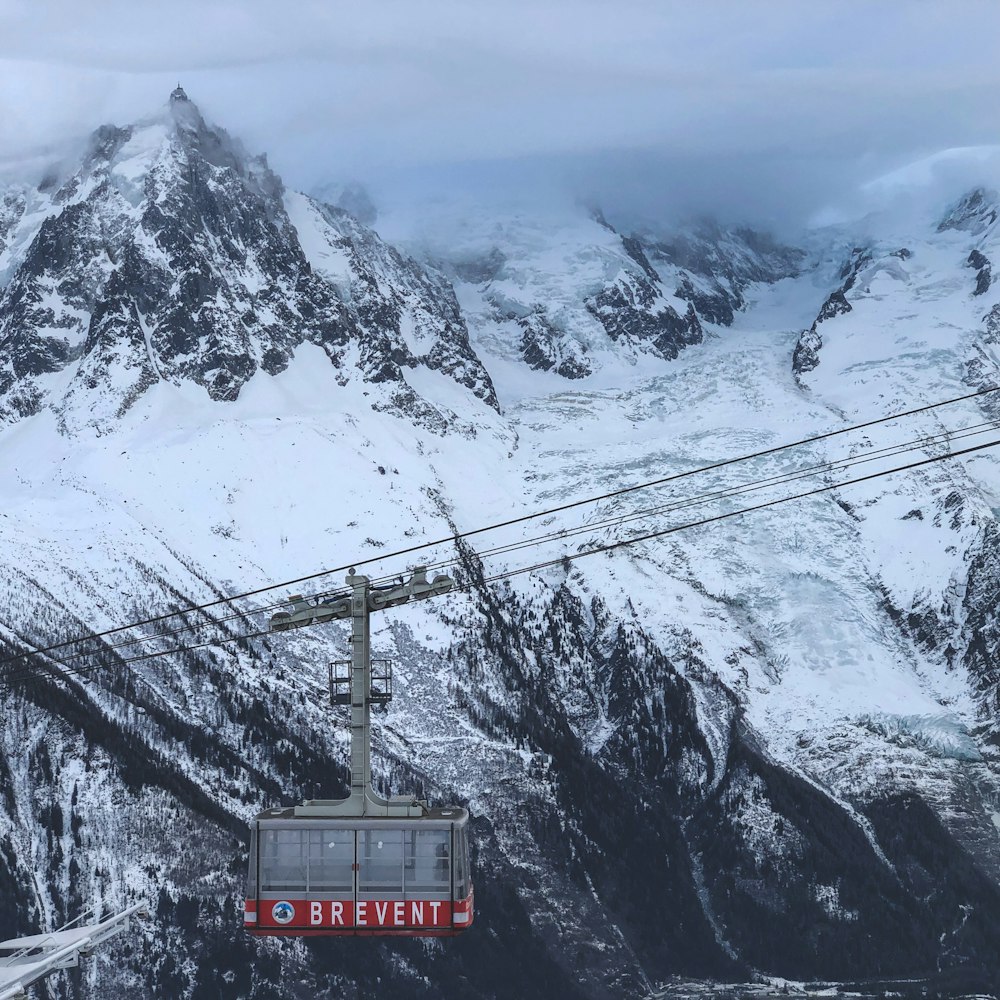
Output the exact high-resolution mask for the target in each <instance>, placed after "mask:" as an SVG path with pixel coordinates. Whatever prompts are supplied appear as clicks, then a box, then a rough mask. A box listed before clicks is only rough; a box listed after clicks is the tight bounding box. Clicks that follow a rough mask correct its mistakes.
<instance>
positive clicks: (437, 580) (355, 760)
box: [270, 566, 455, 817]
mask: <svg viewBox="0 0 1000 1000" xmlns="http://www.w3.org/2000/svg"><path fill="white" fill-rule="evenodd" d="M346 582H347V585H348V586H349V587H350V594H349V595H345V596H343V597H335V598H333V599H331V600H327V601H323V602H320V603H316V604H312V603H310V602H308V601H306V600H304V599H303V598H301V597H293V598H292V599H291V610H290V611H279V612H277V613H276V614H274V615H272V616H271V622H270V627H271V630H272V631H285V630H287V629H293V628H300V627H303V626H305V625H311V624H312V623H313V622H328V621H343V620H345V619H347V618H350V619H351V659H350V664H349V671H350V673H349V677H350V685H349V687H350V695H349V696H350V706H351V792H350V795H349V796H348V797H347V798H346V799H307V800H306V801H305V802H304V803H303V804H302V805H300V806H296V807H295V815H296V816H303V817H308V816H315V817H322V816H411V817H417V816H422V815H423V814H424V812H425V810H426V806H425V805H424V804H423V803H422V802H420V801H418V800H417V799H416V798H414V797H413V796H412V795H394V796H391V797H390V798H388V799H387V798H384V797H383V796H381V795H379V794H378V793H377V792H376V791H375V789H374V788H373V787H372V783H371V705H372V702H373V701H376V702H386V701H388V700H389V698H390V697H391V696H392V695H391V691H389V690H387V689H384V690H381V691H375V690H373V688H372V660H371V614H372V612H373V611H382V610H384V609H385V608H393V607H397V606H399V605H401V604H408V603H410V602H411V601H416V600H421V599H423V598H427V597H436V596H438V595H439V594H445V593H447V592H448V591H449V590H452V589H453V588H454V586H455V583H454V581H453V580H452V579H451V577H449V576H444V575H438V576H435V577H434V579H433V580H431V581H428V580H427V571H426V569H425V568H424V567H422V566H417V567H415V568H414V570H413V572H412V574H411V576H410V579H409V580H407V581H406V582H405V583H400V584H399V585H398V586H393V587H372V586H371V580H370V578H369V577H367V576H363V575H361V574H358V573H355V572H354V570H353V569H352V570H351V572H350V573H349V574H348V576H347V580H346ZM332 683H333V677H332V673H331V685H332ZM332 694H333V692H332V691H331V695H332ZM345 700H346V699H345Z"/></svg>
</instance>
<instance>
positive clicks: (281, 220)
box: [0, 87, 496, 433]
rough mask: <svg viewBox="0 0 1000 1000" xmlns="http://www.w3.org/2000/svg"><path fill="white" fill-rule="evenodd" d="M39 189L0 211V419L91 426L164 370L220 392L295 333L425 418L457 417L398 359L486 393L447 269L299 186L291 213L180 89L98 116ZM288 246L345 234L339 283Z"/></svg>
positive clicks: (317, 244)
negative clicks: (333, 220)
mask: <svg viewBox="0 0 1000 1000" xmlns="http://www.w3.org/2000/svg"><path fill="white" fill-rule="evenodd" d="M41 196H42V198H43V201H42V203H41V204H40V205H39V206H38V210H37V211H34V212H32V213H30V216H29V214H28V213H22V214H20V215H19V216H17V218H16V219H15V221H13V222H11V223H10V225H9V226H8V222H6V221H5V222H4V225H5V226H6V227H8V228H9V229H15V230H17V231H15V232H12V233H10V232H9V233H8V234H7V237H6V238H7V242H8V243H9V244H11V245H17V246H19V247H23V250H21V251H20V253H19V255H18V256H17V258H16V259H15V258H12V260H11V265H10V267H9V269H8V271H7V273H8V274H9V275H10V277H9V280H8V282H7V284H6V285H5V287H4V288H3V289H2V291H0V421H12V420H17V419H20V418H21V417H23V416H26V415H30V414H33V413H36V412H38V411H39V410H40V409H42V408H44V407H49V408H51V409H52V410H54V411H55V412H56V414H57V415H58V419H59V423H60V426H61V427H62V428H63V430H64V431H65V432H67V433H72V432H73V431H74V429H78V428H80V427H84V426H89V427H93V428H97V429H99V430H102V431H103V430H107V429H108V427H109V426H111V425H113V424H114V423H115V422H116V421H118V420H119V419H120V418H121V417H122V416H123V415H124V414H125V412H126V411H128V410H129V409H130V408H131V407H132V406H133V405H134V404H135V403H136V402H137V401H138V400H139V399H140V398H141V397H142V396H143V395H144V394H145V393H146V392H147V391H148V390H149V389H150V388H151V387H152V386H153V385H156V384H157V383H163V382H165V383H170V384H174V385H179V384H181V383H182V382H186V381H191V382H194V383H196V384H198V385H201V386H203V387H204V388H205V389H206V390H207V392H208V395H209V397H210V398H211V399H213V400H217V401H226V400H234V399H236V397H237V396H238V395H239V394H240V391H241V389H242V387H243V386H244V385H245V384H246V382H247V381H248V380H249V379H251V378H253V377H254V376H255V375H256V374H257V373H258V372H263V373H264V374H267V375H271V376H276V375H279V374H280V373H282V372H284V371H285V369H286V368H287V367H288V365H289V363H290V361H291V360H292V357H293V356H294V354H295V353H296V352H297V351H298V349H299V348H300V347H301V346H302V345H303V344H305V343H312V344H314V345H316V346H318V347H320V348H321V349H322V350H323V351H324V352H325V353H326V355H327V357H328V359H329V361H330V363H331V367H330V372H329V376H330V379H331V382H333V383H334V384H336V383H339V384H340V385H346V384H347V383H348V382H350V381H352V380H355V379H360V380H361V381H363V382H372V383H376V384H378V385H380V386H381V389H380V390H379V392H378V393H377V394H375V393H373V394H372V399H371V405H373V406H380V407H382V408H386V409H396V410H397V411H398V412H400V413H401V414H405V415H406V416H408V417H409V418H411V419H417V420H423V421H425V422H428V423H430V424H433V425H434V426H435V427H436V428H437V429H438V430H441V431H445V430H447V429H449V428H451V427H453V426H457V425H458V423H459V421H457V418H455V417H454V413H453V412H452V411H451V410H450V409H444V410H440V409H439V408H437V407H436V406H435V405H434V404H433V403H430V402H428V401H427V400H426V399H424V398H423V397H422V396H421V395H420V394H419V393H417V392H416V391H415V390H414V389H413V388H412V387H411V386H410V385H409V383H408V382H407V373H408V372H409V371H411V370H414V369H418V368H421V367H430V368H433V369H436V370H438V371H440V372H442V373H443V374H445V375H446V376H448V377H449V378H452V379H455V380H457V381H458V382H459V383H460V384H461V385H463V386H465V387H467V388H470V389H471V391H472V393H473V394H474V395H475V396H476V397H478V399H479V400H481V401H484V402H485V403H486V404H487V405H488V406H490V407H494V408H495V407H496V400H495V395H494V393H493V389H492V385H491V384H490V380H489V376H488V374H487V373H486V371H485V369H484V368H483V367H482V365H481V363H480V362H479V359H478V358H477V357H476V355H475V353H474V351H473V350H472V348H471V346H470V345H469V340H468V332H467V330H466V329H465V326H464V322H463V320H462V319H461V316H460V314H459V310H458V306H457V303H456V302H455V300H454V293H453V292H452V290H451V287H450V286H449V285H448V284H447V282H445V281H443V280H442V281H438V280H436V279H432V278H430V277H428V276H427V274H426V272H425V270H424V269H423V268H421V267H420V266H419V265H417V264H416V263H415V262H413V261H408V260H405V259H404V258H402V257H401V256H399V255H398V254H396V255H393V254H391V253H388V251H386V250H385V248H384V246H383V244H382V242H381V240H379V238H378V237H377V235H376V234H374V233H372V232H370V231H369V230H366V229H364V227H363V226H360V224H359V226H358V227H356V228H355V229H353V230H352V231H351V232H350V233H346V234H345V232H341V231H337V230H336V229H335V227H331V226H330V225H329V224H328V223H327V222H326V221H323V220H322V219H321V218H320V216H319V215H317V214H316V213H315V212H311V211H308V210H304V209H302V206H303V204H304V202H302V201H301V200H297V201H296V205H297V206H298V208H299V209H300V211H299V215H298V217H297V221H296V223H294V224H293V221H292V220H291V219H290V218H289V213H288V211H287V209H286V193H285V190H284V186H283V184H282V183H281V180H280V178H278V177H277V175H276V174H274V173H273V171H271V170H270V169H269V168H268V166H267V162H266V160H265V159H264V158H263V157H251V156H249V155H248V154H247V152H246V151H245V149H244V148H243V147H242V145H241V144H240V143H239V142H238V141H237V140H235V139H233V138H232V137H230V136H229V135H228V134H227V133H226V132H225V131H224V130H223V129H221V128H217V127H215V126H210V125H208V124H207V123H206V122H205V120H204V118H203V117H202V115H201V113H200V111H199V110H198V108H197V106H196V105H195V104H194V103H193V102H192V101H191V100H190V99H189V98H188V96H187V94H186V93H185V92H184V90H183V89H182V88H181V87H178V88H177V89H175V90H174V91H173V92H172V93H171V95H170V99H169V102H168V105H167V107H166V113H165V114H163V113H161V114H160V115H158V116H154V117H152V118H147V119H144V120H142V121H140V122H137V123H135V124H133V125H129V126H125V127H118V126H113V125H108V126H102V127H101V128H100V129H98V130H97V131H96V132H95V133H94V135H93V137H92V139H91V143H90V146H89V148H88V151H87V153H86V155H85V156H84V157H83V158H82V160H81V161H80V163H79V164H78V166H77V169H76V170H75V171H74V172H73V173H72V174H71V176H70V177H69V179H68V180H66V181H65V182H64V183H63V184H62V185H61V186H60V187H59V188H58V190H57V191H55V192H54V193H52V194H46V193H45V192H41ZM306 201H308V199H306ZM5 214H10V213H5ZM12 218H13V216H12ZM32 226H33V227H34V228H33V229H32V228H29V227H32ZM18 227H20V228H18ZM298 227H303V231H302V232H300V230H299V228H298ZM303 243H307V244H308V245H309V247H310V253H311V254H312V255H313V256H314V258H315V259H317V260H320V259H322V258H323V257H324V255H325V256H333V255H336V254H341V253H343V251H344V248H345V244H346V245H347V246H349V247H350V249H351V251H352V253H351V257H350V265H349V269H348V270H349V274H348V276H347V280H346V282H344V281H341V282H335V281H332V280H330V278H329V277H328V276H325V275H322V274H319V273H317V272H316V271H315V270H314V268H313V264H312V263H311V261H310V260H309V259H308V258H307V254H306V252H305V251H304V250H303ZM387 267H388V268H389V271H390V272H392V273H391V274H388V275H387V274H386V268H387ZM373 268H374V270H375V271H376V272H377V273H378V275H379V277H380V278H381V281H379V280H376V279H375V278H374V277H373V276H372V269H373ZM395 279H398V280H395ZM387 285H388V286H393V285H395V286H397V287H401V286H407V287H409V286H414V287H413V294H405V295H400V294H399V293H398V292H397V293H396V294H395V295H392V294H389V293H388V292H387V291H386V290H385V286H387ZM355 286H359V287H364V288H366V289H368V292H369V293H368V294H367V295H365V296H359V295H357V294H356V293H355V291H354V287H355ZM390 300H392V304H391V307H390V305H389V304H388V303H389V301H390ZM417 314H419V319H418V318H415V317H416V316H417ZM413 330H419V331H420V333H421V338H420V344H419V349H416V347H417V345H416V344H415V343H414V342H413V336H412V335H411V333H410V331H413ZM408 338H409V339H408ZM358 358H360V362H358V361H357V359H358ZM57 374H60V375H61V377H60V378H58V379H53V378H52V376H55V375H57ZM376 396H377V398H375V397H376ZM466 429H468V427H466Z"/></svg>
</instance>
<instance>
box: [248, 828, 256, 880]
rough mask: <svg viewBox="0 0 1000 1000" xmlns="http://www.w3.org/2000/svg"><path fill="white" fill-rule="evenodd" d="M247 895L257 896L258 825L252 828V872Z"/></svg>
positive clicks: (249, 874) (250, 872)
mask: <svg viewBox="0 0 1000 1000" xmlns="http://www.w3.org/2000/svg"><path fill="white" fill-rule="evenodd" d="M247 895H248V896H256V895H257V824H256V823H254V824H252V825H251V826H250V870H249V873H248V875H247Z"/></svg>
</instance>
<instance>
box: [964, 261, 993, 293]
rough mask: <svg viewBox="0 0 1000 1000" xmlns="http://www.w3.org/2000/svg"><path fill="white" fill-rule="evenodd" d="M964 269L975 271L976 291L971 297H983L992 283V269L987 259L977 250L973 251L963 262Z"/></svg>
mask: <svg viewBox="0 0 1000 1000" xmlns="http://www.w3.org/2000/svg"><path fill="white" fill-rule="evenodd" d="M965 266H966V267H971V268H974V269H975V270H976V272H977V273H976V290H975V291H974V292H973V293H972V294H973V295H985V294H986V292H988V291H989V290H990V283H991V282H992V281H993V269H992V267H991V265H990V261H989V258H988V257H987V256H986V255H985V254H983V253H981V252H980V251H979V250H973V251H972V253H970V254H969V257H968V260H966V262H965Z"/></svg>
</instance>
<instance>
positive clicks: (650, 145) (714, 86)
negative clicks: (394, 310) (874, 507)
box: [0, 0, 1000, 217]
mask: <svg viewBox="0 0 1000 1000" xmlns="http://www.w3.org/2000/svg"><path fill="white" fill-rule="evenodd" d="M998 29H1000V5H996V4H992V3H974V2H971V0H970V2H966V3H953V4H947V5H944V4H940V5H935V4H929V3H903V2H889V0H887V2H885V3H879V4H872V3H869V2H861V0H840V2H836V3H834V2H829V0H817V2H812V3H808V4H806V3H802V2H799V0H794V2H792V0H769V2H767V3H754V4H744V3H737V2H735V0H732V2H722V0H716V2H706V3H701V4H699V5H698V6H697V7H695V5H691V4H687V3H681V2H673V3H671V2H663V0H620V2H619V3H616V4H608V3H605V2H603V0H602V2H597V0H558V2H557V0H532V2H525V0H507V2H505V3H504V4H496V3H490V4H487V3H483V2H477V0H462V2H457V0H424V2H421V3H419V4H414V3H412V2H409V3H408V2H401V0H382V2H380V3H369V4H347V3H337V2H330V0H322V2H320V0H310V2H303V0H298V2H296V0H290V2H287V3H283V4H280V5H278V4H275V3H273V0H268V2H266V3H265V2H263V0H241V2H239V3H236V2H219V0H174V2H173V3H171V4H170V5H169V7H165V6H162V5H155V6H154V5H147V4H138V3H134V2H122V0H103V2H102V3H100V4H89V5H83V4H79V3H78V2H65V0H34V2H32V0H8V3H7V4H6V5H5V7H4V11H3V13H2V14H0V159H7V160H10V159H11V158H15V159H16V158H19V157H21V156H24V155H25V154H28V153H31V152H33V151H37V150H38V149H40V148H42V147H46V146H48V145H50V144H54V143H58V142H60V141H63V140H65V139H66V138H68V137H69V138H72V137H77V136H79V135H80V134H82V133H85V132H87V131H89V130H90V129H92V128H94V127H96V126H97V125H99V124H101V123H103V122H105V121H115V122H127V121H130V120H133V119H135V118H137V117H139V116H141V115H142V114H144V113H147V112H148V111H150V110H152V109H153V108H155V107H156V106H158V105H160V104H162V103H163V101H164V100H165V99H166V95H167V93H169V90H170V89H171V88H172V87H173V86H174V84H175V83H176V82H177V81H178V79H179V80H180V81H181V82H182V83H183V84H184V86H185V88H186V89H187V90H188V93H189V94H190V95H191V96H192V98H193V99H194V100H196V101H197V103H198V104H199V105H200V106H201V108H202V110H203V111H204V112H205V114H206V116H207V117H208V118H210V119H211V120H214V121H216V122H218V123H220V124H222V125H224V126H225V127H227V128H228V129H229V130H230V131H232V132H233V133H235V134H237V135H239V136H240V137H242V138H243V139H244V141H245V142H246V144H247V145H248V147H250V148H251V149H253V150H255V151H256V150H263V151H267V152H268V153H269V156H270V159H271V161H272V163H273V164H274V165H275V166H276V168H277V169H278V170H279V172H281V173H282V175H283V176H285V177H286V179H287V181H288V182H289V183H290V184H292V185H293V186H297V187H304V188H309V187H312V186H315V185H317V184H321V183H323V182H324V180H328V179H330V178H339V177H358V178H361V179H362V180H365V179H372V180H373V182H374V183H375V184H376V185H378V184H381V185H382V186H384V187H386V188H387V189H389V188H393V187H396V188H402V187H410V188H413V187H414V185H415V180H414V179H415V178H423V179H424V181H425V183H426V184H428V185H431V186H433V184H434V179H435V178H440V179H445V178H448V177H450V176H455V175H456V174H457V175H461V176H462V177H464V178H468V179H469V183H471V182H472V180H471V179H472V178H473V176H474V174H475V173H476V170H477V169H478V170H480V172H481V173H482V175H483V176H484V177H485V176H491V177H493V178H500V177H503V176H504V170H505V167H506V176H507V177H508V181H509V183H511V184H513V183H516V179H517V178H518V177H520V178H522V179H523V178H527V177H535V178H538V177H540V176H541V173H540V171H541V172H544V171H543V170H542V168H544V167H546V166H547V167H548V168H550V169H551V170H552V171H554V174H553V176H558V177H559V178H561V179H562V180H564V181H566V182H567V183H574V184H576V185H578V187H579V188H580V190H581V191H582V190H583V189H585V188H588V187H589V188H592V189H595V193H596V194H599V195H600V194H603V195H604V196H605V197H609V196H614V195H616V194H617V195H619V196H621V195H623V194H625V193H627V194H628V198H627V199H625V200H629V201H632V202H638V201H641V200H642V197H643V196H646V197H648V198H649V199H650V201H651V202H653V201H656V202H658V203H661V204H663V205H664V206H666V207H670V206H671V205H672V208H673V209H675V210H677V211H680V210H681V209H683V208H685V207H687V208H690V209H691V210H696V211H705V210H709V209H710V208H711V207H712V205H713V204H716V205H724V206H726V207H727V209H728V208H730V207H731V208H732V210H733V211H736V210H737V209H738V207H739V206H740V205H743V206H745V209H744V213H743V214H744V215H745V216H747V217H750V216H753V215H755V214H756V215H758V216H760V215H764V216H767V215H775V214H776V213H777V214H778V215H781V214H784V215H787V216H792V215H795V214H796V213H798V214H802V213H804V212H806V211H807V210H808V209H810V208H813V207H815V206H816V204H817V203H818V201H822V200H823V199H824V194H823V190H825V189H827V188H829V187H831V186H832V187H834V188H836V187H837V186H838V185H841V186H842V185H844V184H848V183H850V184H853V183H855V182H856V181H857V180H858V179H859V178H860V177H862V176H863V171H864V170H866V169H868V170H870V172H872V173H876V172H880V171H882V170H883V169H885V168H887V167H888V166H889V165H891V164H893V163H899V162H903V161H904V160H905V159H906V158H908V157H912V156H915V155H923V154H927V153H931V152H933V151H935V150H936V149H940V148H945V147H953V146H967V145H978V144H985V143H990V142H993V141H994V140H995V139H996V136H997V135H1000V105H998V104H997V102H996V101H995V94H996V93H997V92H998V85H1000V69H998V66H997V62H998V61H997V60H996V59H995V55H994V44H993V39H995V38H996V37H997V34H998ZM494 182H495V181H493V182H491V183H494ZM626 189H628V190H627V191H626ZM782 189H783V190H784V191H785V192H786V195H785V197H784V199H780V198H777V197H775V192H777V191H781V190H782ZM671 192H673V196H672V198H671V195H670V193H671ZM817 199H818V201H817Z"/></svg>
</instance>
